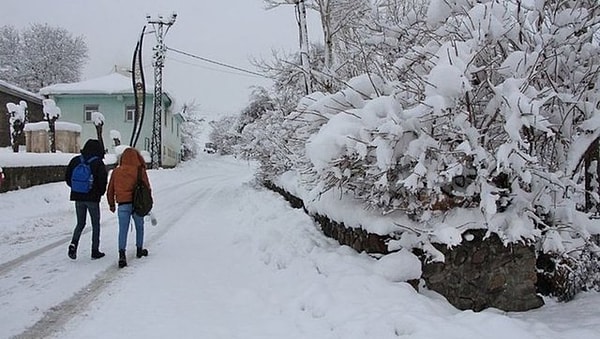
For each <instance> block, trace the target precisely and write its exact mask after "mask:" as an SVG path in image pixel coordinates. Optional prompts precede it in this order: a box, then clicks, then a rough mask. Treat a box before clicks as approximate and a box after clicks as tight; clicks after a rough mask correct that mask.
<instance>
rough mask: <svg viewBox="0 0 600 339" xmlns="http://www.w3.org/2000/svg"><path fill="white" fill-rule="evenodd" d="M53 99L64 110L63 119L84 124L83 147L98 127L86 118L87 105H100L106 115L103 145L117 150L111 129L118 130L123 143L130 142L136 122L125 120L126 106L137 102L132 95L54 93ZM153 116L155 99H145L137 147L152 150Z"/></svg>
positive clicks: (82, 130)
mask: <svg viewBox="0 0 600 339" xmlns="http://www.w3.org/2000/svg"><path fill="white" fill-rule="evenodd" d="M51 99H53V100H54V101H55V102H56V105H57V106H58V107H60V109H61V117H60V121H66V122H72V123H76V124H80V125H81V127H82V129H81V137H80V143H81V147H83V145H84V144H85V142H86V141H87V140H88V139H97V135H96V126H95V125H94V123H93V122H91V121H89V122H86V121H85V111H84V107H85V105H98V112H100V113H102V114H103V115H104V126H103V127H102V138H103V140H104V147H105V148H106V149H107V150H108V151H109V152H111V153H113V152H114V143H113V140H112V139H111V138H110V131H111V130H116V131H119V133H120V134H121V144H122V145H129V144H130V141H131V134H132V133H133V121H126V119H125V109H126V107H127V106H130V105H134V98H133V95H57V96H51ZM151 117H152V98H151V97H149V98H146V108H145V114H144V121H143V122H142V131H141V133H140V136H139V138H138V142H137V144H136V148H137V149H139V150H149V145H150V144H149V140H150V137H151V135H152V118H151ZM147 140H148V141H147ZM146 141H147V142H146Z"/></svg>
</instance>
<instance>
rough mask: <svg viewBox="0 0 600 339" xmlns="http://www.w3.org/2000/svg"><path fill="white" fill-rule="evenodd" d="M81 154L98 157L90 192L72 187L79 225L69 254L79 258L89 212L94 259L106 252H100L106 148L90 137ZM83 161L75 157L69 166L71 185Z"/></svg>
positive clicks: (105, 179)
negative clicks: (83, 191) (76, 190)
mask: <svg viewBox="0 0 600 339" xmlns="http://www.w3.org/2000/svg"><path fill="white" fill-rule="evenodd" d="M81 156H83V158H84V159H85V160H86V161H87V160H89V159H91V158H92V157H96V159H94V160H93V161H92V162H91V163H90V168H91V171H92V175H93V184H92V187H91V189H90V191H89V192H88V193H79V192H74V191H73V189H72V188H71V195H70V199H71V201H75V214H76V216H77V225H76V226H75V230H73V237H72V239H71V244H69V251H68V255H69V258H71V259H76V258H77V246H78V245H79V238H80V237H81V232H82V231H83V228H84V227H85V221H86V217H87V213H88V212H89V214H90V219H91V222H92V259H98V258H102V257H103V256H104V253H102V252H100V198H102V196H103V195H104V193H105V192H106V184H107V181H108V172H107V171H106V166H105V165H104V161H103V160H102V159H104V149H103V148H102V144H101V143H100V141H98V140H95V139H89V140H88V141H87V142H86V143H85V145H84V146H83V149H82V150H81ZM80 162H81V158H80V156H79V155H78V156H76V157H73V159H71V161H70V162H69V165H68V166H67V170H66V172H65V181H66V182H67V185H69V187H71V176H72V174H73V170H74V169H75V167H76V166H77V165H78V164H79V163H80Z"/></svg>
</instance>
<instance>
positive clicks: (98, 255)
mask: <svg viewBox="0 0 600 339" xmlns="http://www.w3.org/2000/svg"><path fill="white" fill-rule="evenodd" d="M104 255H105V254H104V253H102V252H100V251H99V250H95V251H92V259H100V258H102V257H103V256H104Z"/></svg>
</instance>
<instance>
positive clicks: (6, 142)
mask: <svg viewBox="0 0 600 339" xmlns="http://www.w3.org/2000/svg"><path fill="white" fill-rule="evenodd" d="M21 100H23V101H25V102H27V107H28V111H29V120H30V121H31V122H37V121H41V120H42V119H43V117H44V115H43V113H42V112H43V110H42V101H41V100H40V101H39V102H34V101H32V100H28V99H27V98H23V97H18V96H16V95H13V94H9V93H5V92H3V91H2V90H0V147H7V146H10V123H9V116H8V111H7V109H6V104H7V103H9V102H12V103H14V104H17V105H18V104H19V102H20V101H21ZM22 144H23V145H25V139H24V138H23V140H22Z"/></svg>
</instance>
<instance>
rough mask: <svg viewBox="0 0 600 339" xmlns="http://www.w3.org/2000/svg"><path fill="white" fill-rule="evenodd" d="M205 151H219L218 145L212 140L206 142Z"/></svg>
mask: <svg viewBox="0 0 600 339" xmlns="http://www.w3.org/2000/svg"><path fill="white" fill-rule="evenodd" d="M204 152H206V153H208V154H213V153H217V145H215V144H213V143H212V142H207V143H205V144H204Z"/></svg>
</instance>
